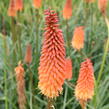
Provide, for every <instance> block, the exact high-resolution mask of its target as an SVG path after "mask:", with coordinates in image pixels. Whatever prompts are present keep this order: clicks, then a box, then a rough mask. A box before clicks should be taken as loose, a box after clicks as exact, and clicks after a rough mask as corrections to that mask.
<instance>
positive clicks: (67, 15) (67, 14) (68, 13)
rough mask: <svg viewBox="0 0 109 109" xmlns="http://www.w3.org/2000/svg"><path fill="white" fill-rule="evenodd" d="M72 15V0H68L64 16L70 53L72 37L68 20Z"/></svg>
mask: <svg viewBox="0 0 109 109" xmlns="http://www.w3.org/2000/svg"><path fill="white" fill-rule="evenodd" d="M71 17H72V0H66V2H65V5H64V8H63V18H64V19H65V20H66V39H67V47H68V54H69V55H70V37H69V34H68V33H69V24H68V20H69V19H70V18H71Z"/></svg>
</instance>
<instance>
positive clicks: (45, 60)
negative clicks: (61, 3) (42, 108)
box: [38, 9, 66, 98]
mask: <svg viewBox="0 0 109 109" xmlns="http://www.w3.org/2000/svg"><path fill="white" fill-rule="evenodd" d="M45 15H46V17H45V25H46V27H45V33H44V42H43V46H42V51H41V57H40V65H39V69H38V71H39V72H38V74H39V83H38V87H39V89H40V90H41V93H42V94H44V95H45V96H47V97H49V98H55V97H57V96H59V93H61V92H62V85H63V84H64V80H65V78H66V75H65V48H64V39H63V34H62V31H61V30H60V29H59V25H58V24H57V23H58V17H57V14H56V13H55V11H52V10H49V9H48V10H46V11H45Z"/></svg>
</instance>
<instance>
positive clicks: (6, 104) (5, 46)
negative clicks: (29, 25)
mask: <svg viewBox="0 0 109 109" xmlns="http://www.w3.org/2000/svg"><path fill="white" fill-rule="evenodd" d="M3 41H4V47H3V48H4V54H5V56H4V64H5V65H6V63H7V43H6V36H5V35H3ZM4 81H5V86H4V89H5V90H4V93H5V109H8V95H7V92H8V90H7V72H6V71H4Z"/></svg>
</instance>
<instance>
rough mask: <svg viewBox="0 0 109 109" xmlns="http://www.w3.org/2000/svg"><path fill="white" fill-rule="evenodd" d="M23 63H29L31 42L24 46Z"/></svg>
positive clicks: (30, 59)
mask: <svg viewBox="0 0 109 109" xmlns="http://www.w3.org/2000/svg"><path fill="white" fill-rule="evenodd" d="M24 61H25V63H27V64H31V62H32V46H31V44H27V46H26V53H25V59H24Z"/></svg>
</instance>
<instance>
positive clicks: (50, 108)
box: [47, 98, 55, 109]
mask: <svg viewBox="0 0 109 109" xmlns="http://www.w3.org/2000/svg"><path fill="white" fill-rule="evenodd" d="M47 109H55V108H54V106H53V99H51V98H48V105H47Z"/></svg>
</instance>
